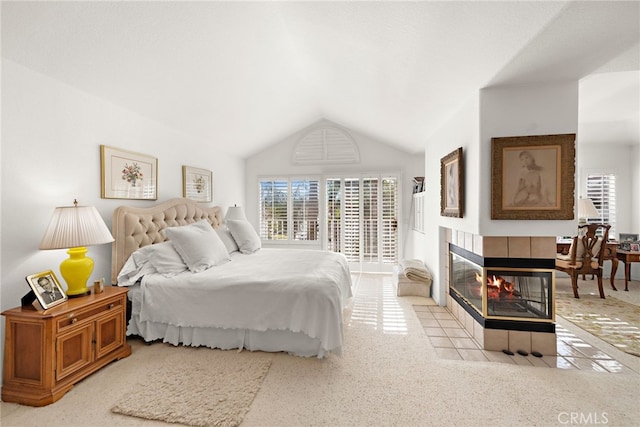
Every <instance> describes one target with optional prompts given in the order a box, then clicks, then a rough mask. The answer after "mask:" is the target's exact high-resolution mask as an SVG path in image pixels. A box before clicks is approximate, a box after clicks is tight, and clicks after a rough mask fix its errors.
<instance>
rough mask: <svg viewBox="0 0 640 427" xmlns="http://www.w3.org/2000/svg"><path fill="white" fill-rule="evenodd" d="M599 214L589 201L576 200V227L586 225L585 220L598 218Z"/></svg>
mask: <svg viewBox="0 0 640 427" xmlns="http://www.w3.org/2000/svg"><path fill="white" fill-rule="evenodd" d="M599 217H600V212H598V210H597V209H596V207H595V206H594V204H593V202H592V201H591V199H583V198H582V197H581V198H580V199H578V226H582V225H587V218H599Z"/></svg>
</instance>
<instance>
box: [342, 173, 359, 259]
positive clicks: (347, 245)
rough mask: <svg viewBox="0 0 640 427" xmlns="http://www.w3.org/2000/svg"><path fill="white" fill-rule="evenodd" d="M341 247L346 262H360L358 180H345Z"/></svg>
mask: <svg viewBox="0 0 640 427" xmlns="http://www.w3.org/2000/svg"><path fill="white" fill-rule="evenodd" d="M343 211H344V215H343V221H344V226H343V233H342V239H343V247H342V248H341V251H342V253H343V254H344V255H345V256H346V257H347V260H348V261H351V262H359V261H360V180H359V179H358V178H345V180H344V202H343Z"/></svg>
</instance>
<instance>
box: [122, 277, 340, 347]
mask: <svg viewBox="0 0 640 427" xmlns="http://www.w3.org/2000/svg"><path fill="white" fill-rule="evenodd" d="M128 298H129V301H130V303H131V306H130V308H131V317H130V319H129V321H128V323H127V336H139V337H140V338H142V339H143V340H145V341H146V342H152V341H157V340H162V341H163V342H165V343H169V344H173V345H176V346H177V345H185V346H191V347H209V348H219V349H221V350H231V349H238V350H243V349H246V350H250V351H267V352H281V351H283V352H286V353H289V354H292V355H294V356H301V357H317V358H318V359H322V358H324V357H327V356H328V355H329V354H330V353H333V354H336V355H341V354H342V347H339V348H334V349H331V351H327V350H325V349H323V348H322V343H321V341H320V339H318V338H311V337H310V336H308V335H307V334H305V333H304V332H292V331H289V330H273V329H269V330H266V331H256V330H251V329H224V328H201V327H185V326H175V325H170V324H166V323H158V322H150V321H141V320H140V316H139V313H140V288H139V287H138V286H134V287H130V288H129V293H128Z"/></svg>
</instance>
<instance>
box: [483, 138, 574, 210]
mask: <svg viewBox="0 0 640 427" xmlns="http://www.w3.org/2000/svg"><path fill="white" fill-rule="evenodd" d="M575 139H576V135H575V134H559V135H531V136H515V137H503V138H492V139H491V219H516V220H517V219H520V220H566V219H573V218H574V198H575V195H574V190H575Z"/></svg>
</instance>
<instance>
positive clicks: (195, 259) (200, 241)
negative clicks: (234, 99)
mask: <svg viewBox="0 0 640 427" xmlns="http://www.w3.org/2000/svg"><path fill="white" fill-rule="evenodd" d="M165 233H166V235H167V237H168V238H169V240H171V242H172V243H173V247H174V248H175V249H176V251H178V253H179V254H180V256H181V257H182V259H183V260H184V262H185V264H187V267H188V268H189V270H190V271H191V272H193V273H199V272H201V271H204V270H207V269H208V268H211V267H214V266H216V265H221V264H224V263H225V262H227V261H229V260H231V258H230V257H229V252H227V248H226V247H225V246H224V243H222V240H220V237H218V234H217V233H216V232H215V231H214V230H213V228H212V227H211V224H209V223H208V222H207V221H205V220H202V221H198V222H195V223H193V224H189V225H183V226H181V227H170V228H167V229H166V230H165Z"/></svg>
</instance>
